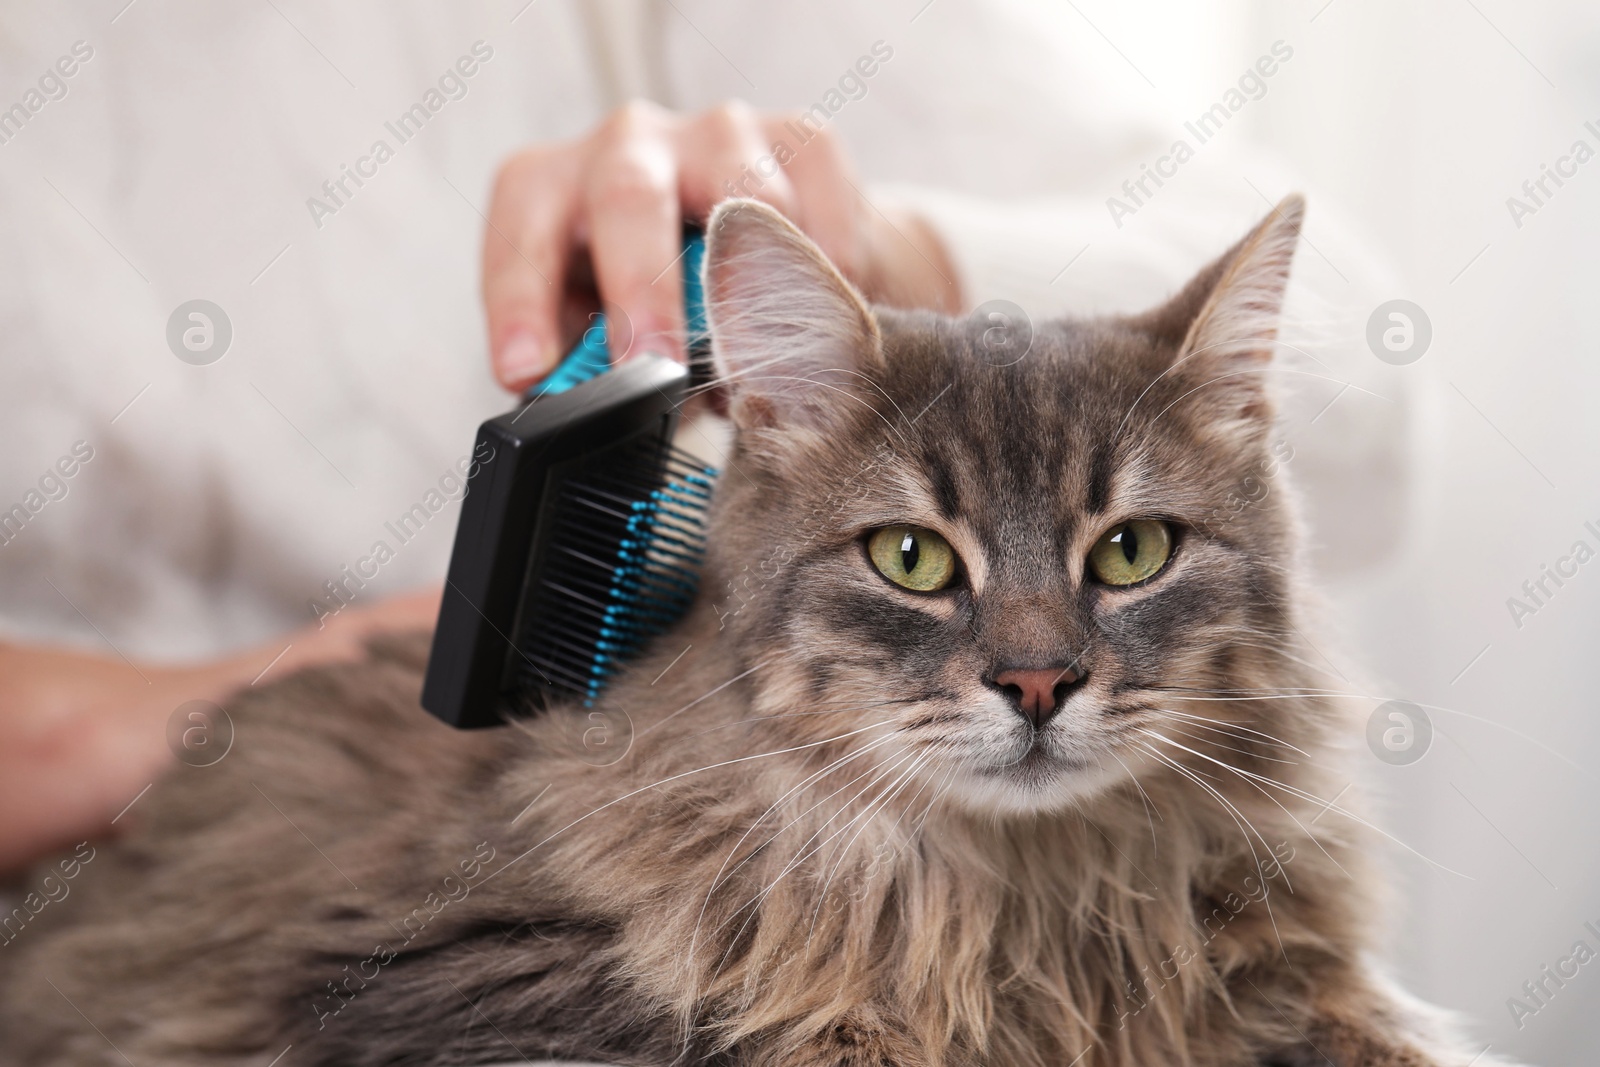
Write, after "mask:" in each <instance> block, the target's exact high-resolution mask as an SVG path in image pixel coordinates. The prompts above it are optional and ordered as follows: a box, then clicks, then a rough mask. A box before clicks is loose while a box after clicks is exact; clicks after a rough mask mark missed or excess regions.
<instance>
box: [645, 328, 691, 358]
mask: <svg viewBox="0 0 1600 1067" xmlns="http://www.w3.org/2000/svg"><path fill="white" fill-rule="evenodd" d="M633 354H639V355H643V354H649V355H652V356H662V357H664V358H667V359H675V360H677V361H678V362H679V363H682V362H683V344H682V342H680V341H679V340H678V335H677V334H676V333H675V332H673V331H671V330H665V331H661V332H656V333H648V334H642V335H640V336H639V338H638V339H637V340H636V341H635V342H634V344H633Z"/></svg>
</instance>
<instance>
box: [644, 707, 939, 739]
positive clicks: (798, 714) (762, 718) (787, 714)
mask: <svg viewBox="0 0 1600 1067" xmlns="http://www.w3.org/2000/svg"><path fill="white" fill-rule="evenodd" d="M920 699H922V698H921V697H903V698H897V699H892V700H878V701H873V702H871V703H867V704H851V703H848V702H846V701H842V700H841V701H816V702H815V703H820V704H827V703H836V704H841V705H844V706H843V707H838V708H829V709H827V710H826V711H783V712H777V713H775V714H772V715H752V716H750V717H749V718H745V719H734V720H733V721H731V722H723V723H718V724H717V725H715V726H711V727H708V728H706V729H704V730H700V731H698V732H696V733H692V734H684V735H683V736H682V737H679V738H675V739H674V743H676V742H679V741H688V740H690V739H692V738H696V737H704V736H706V735H707V734H712V733H715V732H717V731H718V730H726V729H728V728H729V727H732V726H741V725H743V724H745V723H752V722H768V721H771V720H775V719H797V718H805V717H809V716H815V715H848V714H851V713H853V712H862V711H873V710H875V709H877V708H881V707H889V706H891V705H895V704H914V703H916V702H917V701H918V700H920Z"/></svg>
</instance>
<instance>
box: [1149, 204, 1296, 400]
mask: <svg viewBox="0 0 1600 1067" xmlns="http://www.w3.org/2000/svg"><path fill="white" fill-rule="evenodd" d="M1305 212H1306V202H1305V199H1304V198H1303V197H1301V196H1300V195H1299V194H1298V193H1296V194H1293V195H1291V196H1288V197H1285V198H1284V200H1283V201H1282V202H1281V203H1280V204H1278V206H1277V207H1275V208H1273V209H1272V211H1271V213H1269V214H1268V215H1267V217H1266V218H1264V219H1262V220H1261V222H1259V223H1258V224H1257V225H1256V227H1255V229H1253V230H1251V231H1250V232H1249V233H1248V234H1246V235H1245V237H1244V239H1243V240H1241V241H1240V242H1239V243H1238V244H1236V245H1234V246H1233V247H1232V248H1231V249H1229V250H1228V251H1227V252H1225V253H1223V255H1222V256H1221V257H1219V258H1218V259H1217V260H1216V261H1215V262H1214V263H1212V264H1211V265H1210V266H1208V267H1206V268H1205V269H1204V270H1202V271H1201V272H1200V273H1199V274H1198V275H1197V276H1196V277H1195V278H1194V279H1193V280H1192V281H1190V282H1189V284H1188V285H1186V286H1184V288H1183V290H1182V291H1181V292H1179V293H1178V295H1177V296H1175V297H1173V298H1172V299H1171V300H1170V301H1168V302H1167V303H1166V304H1165V305H1163V306H1162V307H1160V308H1158V309H1156V310H1155V311H1153V312H1151V313H1149V314H1148V315H1146V316H1145V317H1144V324H1145V326H1146V328H1147V329H1149V330H1150V331H1151V332H1152V333H1154V334H1155V335H1156V336H1157V337H1158V338H1160V339H1162V340H1164V341H1166V342H1168V343H1171V342H1177V345H1176V352H1177V355H1176V358H1175V360H1174V363H1173V366H1172V371H1171V373H1175V374H1179V375H1181V377H1182V378H1183V379H1184V380H1185V381H1195V382H1197V383H1204V384H1203V385H1200V384H1197V385H1196V390H1197V392H1196V399H1197V401H1198V402H1201V403H1207V402H1209V403H1212V404H1220V405H1225V406H1227V407H1229V408H1231V409H1232V413H1233V414H1235V415H1237V416H1240V417H1243V418H1246V419H1251V420H1254V421H1257V422H1261V421H1264V420H1265V418H1266V417H1267V416H1268V415H1269V414H1270V407H1269V405H1268V401H1267V394H1266V387H1265V383H1264V381H1263V374H1262V373H1261V372H1262V371H1264V370H1265V369H1266V365H1267V363H1268V362H1270V361H1271V359H1272V353H1273V349H1274V348H1275V347H1276V343H1277V338H1278V320H1279V317H1280V315H1281V313H1282V311H1283V296H1284V292H1285V290H1286V289H1287V288H1288V285H1289V266H1290V264H1291V262H1292V261H1293V260H1294V251H1295V246H1296V245H1298V244H1299V241H1300V226H1301V224H1302V222H1303V221H1304V219H1305ZM1202 389H1203V392H1204V394H1207V395H1201V393H1200V390H1202Z"/></svg>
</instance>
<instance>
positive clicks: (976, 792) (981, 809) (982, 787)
mask: <svg viewBox="0 0 1600 1067" xmlns="http://www.w3.org/2000/svg"><path fill="white" fill-rule="evenodd" d="M1126 776H1127V770H1126V768H1125V767H1123V766H1122V765H1120V764H1118V763H1116V762H1115V761H1111V763H1110V765H1109V766H1107V765H1106V763H1105V762H1103V761H1099V760H1085V759H1081V758H1078V757H1068V756H1057V755H1050V754H1047V753H1045V752H1043V751H1042V750H1040V749H1032V750H1030V751H1029V752H1028V754H1027V755H1026V756H1024V757H1023V758H1022V759H1020V760H1018V761H1016V762H1013V763H1007V764H1001V765H997V766H988V767H983V766H979V767H972V766H970V765H967V766H963V767H962V769H960V770H958V771H956V772H955V776H954V778H953V779H952V780H951V785H950V792H949V795H950V797H951V798H952V799H954V800H956V801H957V802H958V803H959V804H961V805H962V806H964V807H966V808H967V809H968V810H970V811H973V812H977V813H980V814H987V815H1039V814H1047V813H1049V812H1055V811H1061V810H1064V809H1066V808H1070V807H1076V806H1081V805H1082V804H1084V803H1086V802H1087V801H1089V800H1091V799H1093V798H1094V797H1095V796H1098V795H1099V794H1101V793H1103V792H1105V791H1106V790H1107V789H1109V788H1110V787H1111V786H1113V785H1115V784H1116V783H1117V782H1118V781H1120V780H1121V779H1122V778H1125V777H1126Z"/></svg>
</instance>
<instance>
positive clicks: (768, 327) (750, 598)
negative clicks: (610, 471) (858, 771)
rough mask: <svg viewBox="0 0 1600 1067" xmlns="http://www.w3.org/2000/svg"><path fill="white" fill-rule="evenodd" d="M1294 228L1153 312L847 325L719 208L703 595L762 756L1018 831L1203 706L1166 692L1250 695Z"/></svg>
mask: <svg viewBox="0 0 1600 1067" xmlns="http://www.w3.org/2000/svg"><path fill="white" fill-rule="evenodd" d="M1303 210H1304V205H1303V203H1302V201H1301V200H1300V199H1299V198H1290V199H1288V200H1285V201H1284V202H1283V203H1282V204H1280V205H1279V206H1278V207H1277V208H1275V209H1274V210H1273V211H1272V213H1271V214H1270V215H1268V216H1267V218H1266V219H1265V220H1264V221H1262V222H1261V223H1260V224H1259V225H1258V226H1257V227H1256V228H1255V229H1254V230H1253V231H1251V232H1250V233H1249V234H1248V235H1247V236H1246V237H1245V238H1244V239H1243V240H1242V241H1240V242H1239V244H1237V245H1236V246H1235V247H1234V248H1233V249H1231V250H1230V251H1228V252H1227V253H1226V254H1224V255H1223V256H1222V257H1221V258H1220V259H1218V260H1217V261H1216V262H1215V263H1213V264H1212V265H1211V266H1209V267H1207V268H1206V269H1205V270H1203V271H1202V272H1201V273H1200V274H1199V275H1198V276H1197V277H1196V278H1195V279H1194V280H1193V281H1191V282H1190V283H1189V284H1188V285H1187V286H1186V287H1185V288H1184V289H1183V290H1182V291H1181V292H1179V293H1178V294H1177V295H1176V296H1175V297H1173V298H1172V299H1171V300H1170V301H1169V302H1168V303H1167V304H1165V305H1163V306H1161V307H1159V308H1156V309H1155V310H1153V311H1150V312H1148V313H1146V314H1143V315H1140V316H1134V317H1104V318H1091V319H1081V320H1074V319H1064V320H1056V321H1048V322H1035V323H1033V324H1032V325H1031V329H1030V328H1029V327H1027V326H1026V325H1025V324H1023V323H1017V322H1005V321H1001V320H999V319H989V320H982V321H980V320H978V319H975V318H968V319H948V318H943V317H938V316H935V315H932V314H928V313H908V312H896V311H889V310H884V309H878V310H877V311H873V310H870V309H869V308H868V307H867V305H866V304H865V303H864V302H863V300H862V299H861V297H860V296H859V295H858V294H857V293H856V291H855V290H854V289H852V288H851V286H850V285H849V283H848V282H846V281H845V279H844V278H843V277H841V276H840V274H839V273H838V272H837V271H836V270H835V269H834V268H833V267H832V266H831V265H830V264H829V263H828V261H827V259H826V258H825V257H824V256H823V255H822V253H821V252H820V251H819V250H818V249H817V247H816V246H815V245H814V244H812V242H811V241H809V240H808V239H807V238H806V237H805V236H803V235H802V234H801V233H800V232H799V231H798V230H796V229H795V228H794V227H793V226H792V225H790V224H789V223H788V222H787V221H785V220H784V219H783V218H782V216H780V215H778V214H777V213H776V212H774V211H772V210H771V209H769V208H767V207H765V206H763V205H761V204H759V203H757V202H754V201H730V202H728V203H725V204H724V205H723V206H722V207H720V208H719V209H718V210H717V212H716V213H715V215H714V216H713V217H712V219H711V222H710V228H709V247H708V254H707V261H706V283H707V303H708V311H709V316H710V321H711V325H712V330H713V336H714V347H715V353H716V361H717V371H718V375H719V380H720V387H721V388H722V389H724V390H725V393H726V397H727V399H728V404H729V413H730V416H731V418H732V420H733V422H734V424H735V426H736V429H737V434H736V441H735V447H734V451H733V454H732V455H731V457H730V460H729V462H728V463H727V466H726V472H725V474H724V476H723V478H722V480H721V483H720V486H719V489H718V502H717V509H716V513H715V517H714V520H713V521H714V526H713V529H712V542H713V556H712V559H711V562H710V564H709V565H708V572H707V574H706V576H705V581H704V584H703V586H702V590H703V592H702V596H703V597H706V598H708V599H709V600H710V601H711V602H712V605H713V607H714V609H715V610H716V612H717V614H718V615H719V616H720V618H721V620H722V627H723V633H722V635H721V639H722V640H726V641H732V642H735V646H734V647H735V648H736V649H737V651H738V654H739V658H740V660H741V662H742V663H744V664H745V665H747V666H748V667H750V668H752V669H751V672H750V674H749V683H750V684H751V686H752V687H753V690H754V692H755V693H756V694H757V708H756V710H755V711H754V712H753V714H755V715H763V714H766V715H770V716H772V717H771V718H770V719H767V720H765V721H764V724H763V736H764V737H765V738H767V739H769V740H770V739H773V738H783V739H786V740H792V741H794V742H795V743H800V744H807V743H811V742H817V741H821V740H822V739H823V738H831V737H839V738H841V740H840V741H839V742H838V743H839V744H843V745H847V746H850V747H852V748H857V749H866V748H868V747H871V748H872V750H873V752H874V753H876V755H875V756H874V757H873V759H872V762H873V763H875V764H876V763H879V762H882V763H883V764H884V765H885V766H889V765H893V766H894V767H895V768H896V772H897V773H904V774H906V775H907V778H906V780H907V781H912V780H920V781H922V782H923V783H924V784H926V783H928V782H937V783H941V784H947V785H948V788H949V790H950V793H951V795H952V796H954V797H957V798H961V799H962V800H964V801H965V802H966V803H967V804H968V805H969V806H972V807H975V808H979V809H984V810H990V811H1037V810H1046V809H1052V808H1059V807H1061V806H1063V805H1065V804H1068V803H1070V802H1072V801H1073V800H1075V799H1078V798H1082V797H1085V796H1088V795H1090V794H1092V793H1093V792H1095V791H1097V790H1098V789H1101V788H1104V787H1106V786H1107V785H1108V784H1109V783H1111V782H1114V781H1115V780H1117V779H1118V778H1122V777H1126V776H1127V775H1130V774H1133V773H1135V768H1137V767H1140V766H1148V765H1153V764H1152V761H1153V760H1155V759H1156V757H1154V756H1151V755H1150V749H1151V747H1152V744H1153V742H1152V740H1151V738H1150V737H1149V735H1148V733H1146V731H1148V730H1150V729H1151V728H1152V727H1153V726H1155V725H1159V724H1166V725H1171V724H1172V722H1173V721H1174V720H1173V719H1172V718H1170V717H1166V712H1165V711H1164V710H1163V709H1172V708H1174V707H1185V706H1186V707H1187V708H1189V709H1194V708H1199V709H1201V712H1200V714H1202V715H1213V714H1215V712H1212V711H1209V710H1206V709H1209V708H1211V707H1213V706H1220V703H1219V704H1218V705H1209V704H1204V703H1200V704H1195V703H1189V704H1187V705H1178V704H1177V703H1176V702H1175V700H1174V698H1173V694H1175V693H1182V694H1185V695H1193V694H1218V695H1220V694H1226V693H1229V692H1231V691H1237V690H1241V689H1249V688H1253V687H1255V686H1259V685H1262V684H1265V683H1264V682H1263V681H1261V679H1262V678H1263V677H1265V676H1267V675H1269V674H1270V666H1271V664H1272V662H1273V657H1274V655H1275V651H1274V642H1275V635H1279V634H1282V633H1284V632H1285V631H1286V629H1287V628H1288V627H1289V626H1290V625H1291V624H1290V622H1289V618H1290V616H1291V615H1292V604H1291V603H1290V601H1289V598H1290V586H1289V583H1288V579H1287V574H1288V572H1289V571H1290V569H1291V567H1292V561H1293V555H1294V543H1293V541H1294V538H1293V532H1292V531H1293V524H1292V522H1291V521H1290V518H1289V513H1288V510H1287V505H1286V502H1285V500H1284V497H1285V495H1286V494H1285V493H1284V492H1283V490H1282V488H1281V485H1280V484H1278V483H1277V482H1276V481H1275V480H1274V479H1273V477H1272V475H1273V470H1274V468H1275V466H1276V463H1277V461H1278V458H1279V457H1278V456H1276V455H1275V454H1274V448H1273V442H1272V438H1271V431H1272V425H1273V422H1272V418H1273V416H1272V406H1271V403H1270V400H1269V395H1268V389H1267V383H1266V381H1265V380H1264V379H1265V378H1266V375H1265V374H1264V371H1265V370H1266V368H1267V366H1268V364H1269V361H1270V358H1271V355H1272V351H1273V347H1274V343H1275V340H1274V339H1275V337H1276V332H1277V319H1278V314H1279V309H1280V305H1281V302H1282V297H1283V292H1284V287H1285V284H1286V282H1287V278H1288V273H1289V265H1290V260H1291V258H1292V256H1293V253H1294V248H1295V244H1296V242H1297V238H1298V234H1299V227H1300V221H1301V217H1302V214H1303ZM1030 333H1031V341H1030V338H1029V334H1030ZM1201 728H1203V727H1201ZM1169 755H1177V753H1169ZM896 760H898V761H899V762H898V763H895V762H894V761H896Z"/></svg>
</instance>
